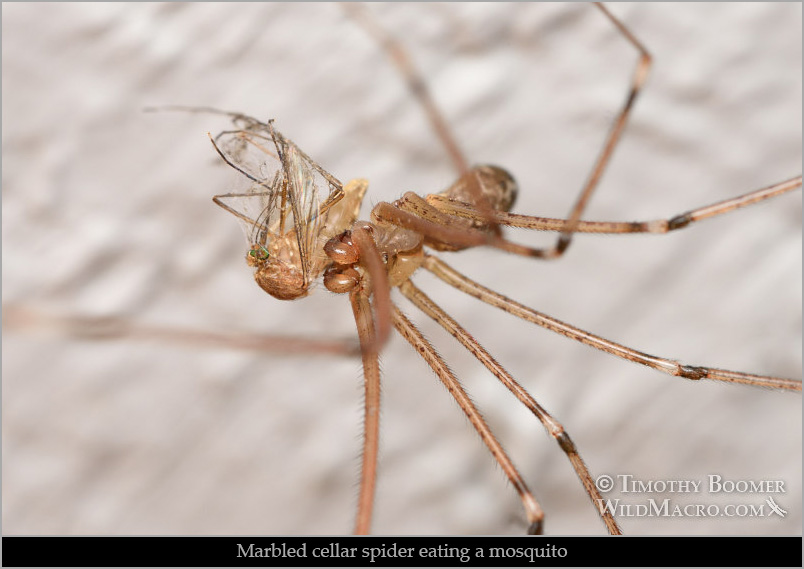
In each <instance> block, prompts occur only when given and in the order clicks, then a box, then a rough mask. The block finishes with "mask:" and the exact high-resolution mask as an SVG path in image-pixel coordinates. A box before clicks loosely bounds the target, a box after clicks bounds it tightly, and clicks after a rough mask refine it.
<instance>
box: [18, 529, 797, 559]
mask: <svg viewBox="0 0 804 569" xmlns="http://www.w3.org/2000/svg"><path fill="white" fill-rule="evenodd" d="M2 554H3V559H2V561H3V566H4V567H31V566H49V567H74V566H84V567H101V566H102V567H153V566H166V567H188V566H196V567H237V566H242V567H266V566H284V567H317V566H319V567H331V566H336V565H348V566H367V567H371V566H374V567H389V566H390V567H395V566H399V567H408V566H414V565H417V566H418V565H428V566H433V567H458V566H467V567H500V566H519V567H521V566H554V567H555V566H563V565H566V566H581V565H590V566H602V567H606V566H620V567H629V566H630V567H651V566H689V565H697V566H732V567H752V566H756V567H768V566H779V567H801V565H802V539H801V537H782V538H770V537H757V538H752V537H697V538H693V537H681V538H678V537H632V538H606V537H524V536H523V537H482V536H477V537H429V536H428V537H415V536H414V537H393V536H390V537H378V536H370V537H352V536H349V537H343V536H330V537H326V536H325V537H320V536H319V537H256V536H255V537H4V538H3V540H2Z"/></svg>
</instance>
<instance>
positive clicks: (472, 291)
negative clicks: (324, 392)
mask: <svg viewBox="0 0 804 569" xmlns="http://www.w3.org/2000/svg"><path fill="white" fill-rule="evenodd" d="M424 267H425V268H426V269H427V270H429V271H430V272H431V273H433V274H434V275H435V276H437V277H438V278H440V279H441V280H443V281H444V282H446V283H447V284H449V285H451V286H453V287H455V288H457V289H458V290H460V291H462V292H465V293H466V294H468V295H470V296H474V297H475V298H477V299H479V300H482V301H483V302H485V303H487V304H490V305H491V306H495V307H497V308H500V309H502V310H504V311H506V312H508V313H510V314H513V315H514V316H516V317H517V318H522V319H523V320H527V321H528V322H532V323H534V324H536V325H538V326H541V327H543V328H547V329H548V330H550V331H552V332H555V333H557V334H561V335H563V336H566V337H568V338H572V339H573V340H577V341H579V342H581V343H582V344H586V345H587V346H592V347H593V348H595V349H598V350H601V351H603V352H607V353H609V354H611V355H613V356H617V357H619V358H623V359H626V360H630V361H632V362H636V363H638V364H642V365H645V366H648V367H651V368H653V369H656V370H659V371H661V372H663V373H666V374H669V375H673V376H677V377H684V378H687V379H713V380H717V381H726V382H732V383H743V384H746V385H753V386H756V387H770V388H774V389H788V390H790V391H801V380H796V379H786V378H781V377H772V376H764V375H754V374H749V373H742V372H737V371H729V370H723V369H716V368H707V367H702V366H692V365H687V364H683V363H680V362H677V361H675V360H669V359H665V358H660V357H656V356H652V355H650V354H646V353H643V352H639V351H637V350H634V349H631V348H628V347H626V346H623V345H622V344H618V343H616V342H612V341H610V340H606V339H605V338H601V337H600V336H596V335H594V334H591V333H589V332H586V331H585V330H581V329H580V328H576V327H575V326H571V325H569V324H567V323H565V322H562V321H561V320H558V319H556V318H552V317H550V316H547V315H546V314H542V313H541V312H537V311H535V310H533V309H532V308H528V307H527V306H524V305H522V304H520V303H518V302H516V301H514V300H511V299H510V298H508V297H505V296H503V295H501V294H499V293H496V292H494V291H493V290H490V289H487V288H486V287H484V286H482V285H480V284H478V283H476V282H475V281H473V280H472V279H470V278H468V277H466V276H464V275H462V274H461V273H459V272H458V271H456V270H455V269H453V268H451V267H450V266H449V265H447V264H446V263H444V262H443V261H441V260H440V259H437V258H435V257H433V256H430V255H426V256H425V261H424Z"/></svg>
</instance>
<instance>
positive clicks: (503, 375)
mask: <svg viewBox="0 0 804 569" xmlns="http://www.w3.org/2000/svg"><path fill="white" fill-rule="evenodd" d="M399 290H401V291H402V294H404V295H405V296H406V297H407V298H408V299H409V300H410V301H411V302H413V304H415V305H416V306H417V307H418V308H419V309H420V310H421V311H422V312H424V313H425V314H427V315H428V316H429V317H430V318H432V319H433V320H435V321H436V322H438V323H439V324H440V325H441V326H442V327H443V328H444V329H445V330H446V331H447V332H449V333H450V334H451V335H452V336H454V337H455V338H456V339H457V340H458V341H459V342H460V343H461V344H462V345H463V346H464V347H465V348H466V349H467V350H469V351H470V352H471V353H472V355H473V356H475V358H477V360H478V361H479V362H480V363H482V364H483V365H484V366H486V368H487V369H488V370H489V371H490V372H491V373H493V374H494V376H495V377H497V379H499V380H500V381H501V382H502V384H503V385H505V387H507V388H508V390H509V391H510V392H511V393H513V394H514V395H515V396H516V398H517V399H519V400H520V401H521V402H522V403H523V404H524V405H525V407H527V408H528V409H529V410H530V412H531V413H533V414H534V415H535V416H536V418H537V419H539V421H541V423H542V425H544V428H545V429H546V430H547V433H548V434H549V435H550V436H551V437H553V438H554V439H555V441H556V442H557V443H558V446H560V447H561V450H563V451H564V453H565V454H566V455H567V458H569V461H570V463H572V467H573V468H574V469H575V473H576V474H577V475H578V478H580V480H581V483H582V484H583V487H584V488H585V489H586V493H587V494H589V498H590V499H591V500H592V504H594V506H595V508H596V509H597V510H598V512H600V514H601V516H602V518H603V523H605V524H606V528H608V530H609V533H610V534H612V535H620V534H621V533H622V532H621V531H620V528H619V527H618V526H617V521H616V520H615V519H614V517H613V516H612V515H611V513H610V512H609V511H608V510H605V509H601V508H600V506H599V504H601V503H602V500H603V497H602V496H601V495H600V492H599V491H598V489H597V486H595V483H594V481H593V480H592V476H591V475H590V474H589V469H588V468H587V467H586V463H584V461H583V459H582V458H581V456H580V455H579V454H578V450H577V448H576V447H575V443H573V442H572V439H570V436H569V434H568V433H567V432H566V431H565V430H564V427H563V426H562V425H561V423H559V422H558V421H556V420H555V419H554V418H553V417H552V416H551V415H550V414H549V413H548V412H547V411H546V410H545V409H544V407H542V406H541V405H539V404H538V403H537V402H536V400H535V399H533V397H531V395H530V393H528V392H527V391H526V390H525V388H523V387H522V386H521V385H519V383H517V381H516V380H515V379H514V378H513V377H511V374H509V373H508V372H507V371H506V370H505V368H503V366H501V365H500V364H499V363H498V362H497V361H496V360H495V359H494V358H493V357H492V356H491V355H490V354H489V353H488V352H487V351H486V349H485V348H483V346H481V345H480V344H479V343H478V342H477V340H475V339H474V338H473V337H472V336H471V334H469V333H468V332H467V331H466V330H465V329H464V328H463V327H462V326H461V325H460V324H458V323H457V322H456V321H455V320H454V319H453V318H452V317H450V316H449V315H448V314H447V313H446V312H444V310H443V309H442V308H441V307H440V306H438V305H437V304H436V303H435V302H433V301H432V299H430V298H429V297H428V296H427V295H426V294H424V292H422V291H421V290H420V289H419V288H417V287H416V286H415V285H414V284H413V283H412V282H411V281H410V280H407V281H405V282H404V283H402V285H401V286H400V287H399Z"/></svg>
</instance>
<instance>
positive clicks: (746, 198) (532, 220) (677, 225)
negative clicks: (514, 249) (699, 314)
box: [426, 176, 801, 234]
mask: <svg viewBox="0 0 804 569" xmlns="http://www.w3.org/2000/svg"><path fill="white" fill-rule="evenodd" d="M800 187H801V176H796V177H795V178H791V179H789V180H785V181H784V182H779V183H778V184H773V185H771V186H767V187H765V188H762V189H759V190H754V191H752V192H748V193H747V194H743V195H741V196H737V197H735V198H730V199H727V200H723V201H719V202H716V203H713V204H710V205H706V206H702V207H699V208H696V209H693V210H690V211H687V212H684V213H681V214H679V215H675V216H673V217H669V218H666V219H655V220H652V221H578V224H577V225H576V226H575V233H608V234H617V233H668V232H670V231H673V230H675V229H681V228H682V227H689V226H690V225H691V224H693V223H694V222H696V221H701V220H703V219H707V218H710V217H715V216H718V215H722V214H724V213H728V212H730V211H733V210H735V209H739V208H742V207H746V206H749V205H752V204H755V203H758V202H761V201H764V200H767V199H770V198H774V197H777V196H780V195H782V194H785V193H787V192H790V191H793V190H795V189H798V188H800ZM426 201H427V203H428V204H430V205H432V206H433V207H434V208H436V209H437V210H439V211H440V212H442V213H443V214H447V215H452V216H456V217H460V218H463V219H467V220H471V221H474V222H483V221H484V218H483V216H482V215H481V214H480V212H478V211H477V209H475V208H474V207H472V205H470V204H467V203H463V202H457V201H454V200H450V199H449V198H446V197H444V196H440V195H438V194H430V195H428V196H427V198H426ZM496 217H497V222H498V223H500V224H501V225H505V226H508V227H521V228H524V229H535V230H537V231H565V230H566V229H567V227H569V220H566V219H556V218H552V217H536V216H530V215H519V214H515V213H507V212H497V213H496Z"/></svg>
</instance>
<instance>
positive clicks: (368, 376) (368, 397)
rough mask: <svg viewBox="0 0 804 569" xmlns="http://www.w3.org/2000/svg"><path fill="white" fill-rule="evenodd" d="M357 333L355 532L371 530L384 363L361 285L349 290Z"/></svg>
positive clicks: (361, 533)
mask: <svg viewBox="0 0 804 569" xmlns="http://www.w3.org/2000/svg"><path fill="white" fill-rule="evenodd" d="M349 300H350V301H351V303H352V312H353V313H354V316H355V323H356V324H357V334H358V337H359V338H360V347H361V351H362V353H363V377H364V379H365V408H364V412H365V414H364V423H363V455H362V456H363V464H362V468H361V473H360V496H359V498H358V503H357V518H356V520H355V534H358V535H366V534H368V533H370V531H371V514H372V510H373V508H374V490H375V487H376V482H377V457H378V454H379V441H380V363H379V358H378V352H377V342H376V339H375V332H374V320H373V319H372V316H371V306H370V304H369V297H368V295H367V294H366V293H365V292H364V291H362V290H359V289H355V290H353V291H352V292H351V293H349Z"/></svg>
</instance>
